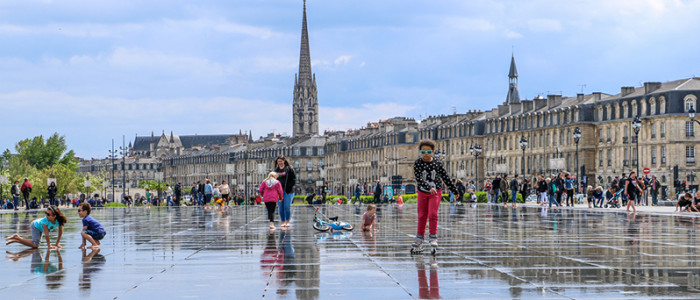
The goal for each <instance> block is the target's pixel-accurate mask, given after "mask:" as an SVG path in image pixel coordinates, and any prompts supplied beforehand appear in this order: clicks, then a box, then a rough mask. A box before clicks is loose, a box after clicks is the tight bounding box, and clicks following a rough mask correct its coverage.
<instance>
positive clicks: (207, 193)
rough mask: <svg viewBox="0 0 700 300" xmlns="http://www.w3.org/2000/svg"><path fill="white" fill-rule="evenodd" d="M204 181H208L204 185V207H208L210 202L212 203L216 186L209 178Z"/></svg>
mask: <svg viewBox="0 0 700 300" xmlns="http://www.w3.org/2000/svg"><path fill="white" fill-rule="evenodd" d="M204 182H206V184H205V185H204V207H205V208H207V207H209V203H211V198H212V197H213V196H214V186H212V185H211V181H210V180H209V179H206V178H205V179H204Z"/></svg>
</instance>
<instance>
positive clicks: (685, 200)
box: [675, 193, 693, 211]
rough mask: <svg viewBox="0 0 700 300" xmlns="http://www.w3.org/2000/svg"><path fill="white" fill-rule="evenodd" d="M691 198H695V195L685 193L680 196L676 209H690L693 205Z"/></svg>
mask: <svg viewBox="0 0 700 300" xmlns="http://www.w3.org/2000/svg"><path fill="white" fill-rule="evenodd" d="M690 199H693V195H691V194H690V193H685V194H684V195H682V196H680V197H679V198H678V202H676V210H675V211H678V210H679V209H680V211H689V210H690V206H691V205H692V202H691V200H690Z"/></svg>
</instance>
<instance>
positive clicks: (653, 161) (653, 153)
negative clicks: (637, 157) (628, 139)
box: [651, 147, 656, 165]
mask: <svg viewBox="0 0 700 300" xmlns="http://www.w3.org/2000/svg"><path fill="white" fill-rule="evenodd" d="M651 164H652V165H655V164H656V147H651Z"/></svg>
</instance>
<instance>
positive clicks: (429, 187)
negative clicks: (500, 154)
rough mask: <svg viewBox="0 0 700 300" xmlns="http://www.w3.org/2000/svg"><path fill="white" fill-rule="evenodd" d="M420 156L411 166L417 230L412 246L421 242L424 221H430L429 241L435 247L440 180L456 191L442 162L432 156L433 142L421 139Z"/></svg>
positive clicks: (419, 145) (440, 195)
mask: <svg viewBox="0 0 700 300" xmlns="http://www.w3.org/2000/svg"><path fill="white" fill-rule="evenodd" d="M418 149H420V155H421V157H420V158H419V159H418V160H416V162H415V165H414V166H413V175H414V177H415V178H416V182H417V183H418V197H417V198H418V230H417V232H416V240H415V241H414V242H413V245H412V246H413V247H414V248H418V247H419V246H420V245H421V244H423V239H424V237H425V223H426V221H428V220H429V221H430V235H429V239H428V241H429V243H430V245H431V246H433V247H437V228H438V208H440V198H441V197H442V182H443V181H444V182H445V184H446V185H447V186H448V187H449V188H450V190H451V191H453V192H456V191H457V188H456V187H455V186H454V183H453V182H452V180H450V177H449V176H448V175H447V172H446V171H445V167H444V166H443V165H442V162H441V161H439V160H437V159H436V158H434V157H433V151H435V142H434V141H431V140H422V141H420V143H419V144H418Z"/></svg>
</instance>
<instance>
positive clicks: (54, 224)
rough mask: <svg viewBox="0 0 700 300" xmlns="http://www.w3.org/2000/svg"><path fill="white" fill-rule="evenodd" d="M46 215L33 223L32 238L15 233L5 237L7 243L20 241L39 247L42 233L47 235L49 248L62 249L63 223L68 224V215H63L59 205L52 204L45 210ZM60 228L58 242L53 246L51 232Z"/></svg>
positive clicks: (26, 244)
mask: <svg viewBox="0 0 700 300" xmlns="http://www.w3.org/2000/svg"><path fill="white" fill-rule="evenodd" d="M44 213H45V214H46V217H44V218H42V219H36V220H34V221H33V222H32V224H31V226H30V227H31V230H32V239H31V240H30V239H26V238H23V237H21V236H19V234H16V233H15V234H13V235H12V236H8V237H6V238H5V240H6V241H7V242H6V243H5V245H9V244H12V243H20V244H22V245H25V246H29V247H32V248H39V243H41V235H42V234H43V235H45V236H46V244H47V245H48V246H49V249H61V248H62V246H61V243H60V242H61V236H62V235H63V224H66V221H67V220H66V216H64V215H63V213H62V212H61V210H60V209H58V207H56V206H54V205H51V206H49V207H48V208H47V209H46V211H45V212H44ZM56 228H58V237H57V238H56V244H55V245H54V246H51V238H50V237H49V232H51V231H54V230H56Z"/></svg>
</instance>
